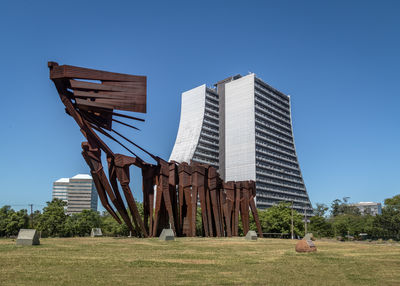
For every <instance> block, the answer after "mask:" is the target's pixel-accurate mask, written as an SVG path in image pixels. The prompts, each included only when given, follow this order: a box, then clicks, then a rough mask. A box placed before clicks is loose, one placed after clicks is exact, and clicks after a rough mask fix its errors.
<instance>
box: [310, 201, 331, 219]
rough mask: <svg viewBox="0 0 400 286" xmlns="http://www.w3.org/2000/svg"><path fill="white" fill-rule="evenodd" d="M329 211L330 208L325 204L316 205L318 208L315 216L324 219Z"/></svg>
mask: <svg viewBox="0 0 400 286" xmlns="http://www.w3.org/2000/svg"><path fill="white" fill-rule="evenodd" d="M328 210H329V207H328V206H327V205H325V204H319V203H317V204H316V208H314V214H315V215H316V216H320V217H324V216H325V214H326V212H327V211H328Z"/></svg>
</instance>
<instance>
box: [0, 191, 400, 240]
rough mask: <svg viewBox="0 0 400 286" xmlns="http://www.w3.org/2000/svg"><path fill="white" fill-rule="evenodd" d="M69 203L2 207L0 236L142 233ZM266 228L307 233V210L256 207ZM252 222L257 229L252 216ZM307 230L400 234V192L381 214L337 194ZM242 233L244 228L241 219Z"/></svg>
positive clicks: (328, 234) (361, 234)
mask: <svg viewBox="0 0 400 286" xmlns="http://www.w3.org/2000/svg"><path fill="white" fill-rule="evenodd" d="M65 207H66V203H65V202H63V201H61V200H59V199H53V200H52V201H51V202H47V206H46V207H44V208H43V210H42V211H35V212H34V213H33V214H32V216H30V215H28V212H27V210H25V209H23V210H19V211H15V210H13V209H12V208H11V207H10V206H3V207H2V208H0V237H10V236H15V235H17V234H18V231H19V230H20V229H21V228H36V229H37V230H39V231H41V234H42V237H46V236H52V237H72V236H87V235H90V232H91V230H92V228H95V227H99V228H101V229H102V232H103V234H104V235H107V236H128V235H132V236H138V235H139V234H138V233H130V232H129V229H128V228H127V226H126V225H125V224H118V223H117V222H116V221H115V220H114V218H113V217H111V216H110V215H109V214H108V213H107V212H103V213H102V214H100V212H97V211H93V210H84V211H82V212H81V213H76V214H72V215H67V214H66V213H65ZM138 209H139V213H140V214H141V215H142V217H143V206H142V204H141V203H138ZM258 215H259V219H260V222H261V227H262V231H263V233H277V234H287V235H289V234H290V233H291V228H292V226H291V225H292V220H293V233H294V235H295V237H302V236H304V234H305V233H304V232H305V224H304V217H303V214H301V213H299V212H297V211H296V210H292V209H291V203H284V202H282V203H280V204H278V205H275V206H273V207H271V208H268V209H266V210H258ZM250 228H251V229H253V230H256V229H257V228H256V225H255V222H254V220H253V218H252V217H251V216H250ZM308 232H312V233H313V234H314V235H315V236H317V237H331V238H332V237H338V238H339V239H349V238H351V239H358V238H362V237H364V236H365V235H366V236H367V237H368V238H371V239H379V238H382V239H395V240H400V195H397V196H394V197H393V198H390V199H386V200H385V206H384V207H383V208H382V214H380V215H376V216H372V215H370V214H361V213H360V212H359V210H358V208H356V207H354V206H352V205H351V204H349V203H348V200H347V199H346V198H344V199H343V200H339V199H337V200H334V201H333V202H332V204H331V206H330V207H328V206H326V205H324V204H316V208H315V209H314V215H313V216H311V217H310V218H309V222H308ZM196 233H197V235H202V233H203V230H202V226H201V212H200V209H198V212H197V224H196ZM239 233H240V235H245V234H243V229H242V227H241V222H240V221H239Z"/></svg>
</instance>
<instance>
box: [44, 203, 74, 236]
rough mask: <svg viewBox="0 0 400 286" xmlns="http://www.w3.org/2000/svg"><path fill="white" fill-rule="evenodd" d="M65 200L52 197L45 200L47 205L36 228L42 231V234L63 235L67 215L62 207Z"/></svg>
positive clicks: (64, 204) (64, 233)
mask: <svg viewBox="0 0 400 286" xmlns="http://www.w3.org/2000/svg"><path fill="white" fill-rule="evenodd" d="M66 205H67V203H66V202H64V201H62V200H60V199H53V200H52V201H51V202H47V206H46V207H44V209H43V214H42V215H41V216H40V219H39V222H38V229H39V230H41V231H43V232H44V235H49V236H64V235H66V229H65V222H66V220H67V215H66V214H65V211H64V207H65V206H66Z"/></svg>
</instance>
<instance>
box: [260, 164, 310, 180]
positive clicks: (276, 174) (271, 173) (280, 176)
mask: <svg viewBox="0 0 400 286" xmlns="http://www.w3.org/2000/svg"><path fill="white" fill-rule="evenodd" d="M256 172H257V173H260V174H264V175H270V176H275V177H278V178H281V179H284V180H290V181H292V182H294V183H299V184H303V181H302V180H301V179H300V178H298V177H294V176H290V175H286V174H282V173H279V172H274V171H271V170H269V169H267V168H263V167H261V166H256Z"/></svg>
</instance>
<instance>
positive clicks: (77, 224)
mask: <svg viewBox="0 0 400 286" xmlns="http://www.w3.org/2000/svg"><path fill="white" fill-rule="evenodd" d="M66 225H67V230H68V233H69V234H71V235H78V236H86V235H90V232H91V231H92V228H97V227H100V226H101V218H100V214H99V213H98V212H97V211H94V210H91V209H90V210H83V211H82V212H80V213H77V214H73V215H72V216H70V217H68V219H67V223H66Z"/></svg>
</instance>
